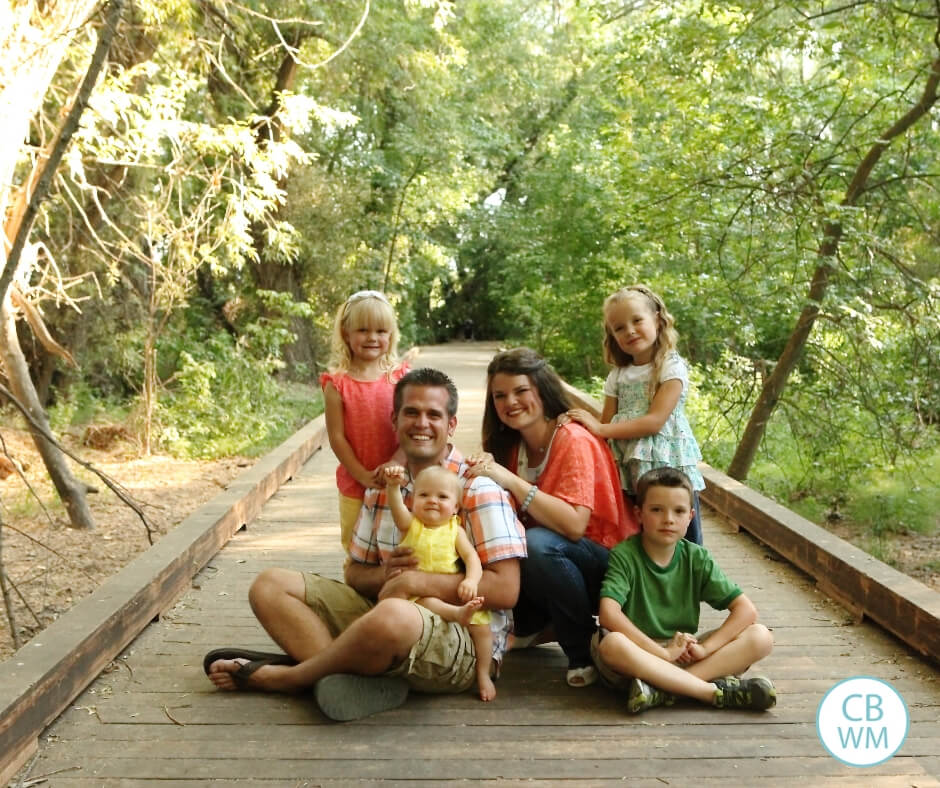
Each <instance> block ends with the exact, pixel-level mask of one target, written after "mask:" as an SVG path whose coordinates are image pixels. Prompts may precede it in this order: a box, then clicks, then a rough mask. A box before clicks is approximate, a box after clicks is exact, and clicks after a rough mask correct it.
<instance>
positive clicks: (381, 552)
mask: <svg viewBox="0 0 940 788" xmlns="http://www.w3.org/2000/svg"><path fill="white" fill-rule="evenodd" d="M441 465H443V466H444V467H445V468H447V469H448V470H451V471H453V472H454V473H456V474H457V475H458V476H460V477H461V478H464V477H463V474H464V471H465V470H466V469H467V465H466V463H465V462H464V461H463V455H461V454H460V452H459V451H458V450H457V449H456V448H454V447H453V446H451V447H450V452H449V453H448V455H447V456H446V457H445V458H444V460H443V461H442V462H441ZM413 491H414V480H413V479H412V478H411V477H410V475H409V477H408V483H407V484H406V485H405V486H404V487H403V488H402V497H403V498H404V500H405V505H406V506H407V507H408V508H409V509H411V499H412V493H413ZM460 515H461V520H462V522H463V525H464V529H465V530H466V532H467V536H469V537H470V541H471V542H472V543H473V546H474V547H475V548H476V551H477V554H478V555H479V556H480V563H482V564H483V566H484V567H485V566H486V565H487V564H492V563H495V562H497V561H503V560H505V559H507V558H525V557H526V547H525V530H524V529H523V527H522V524H521V523H520V522H519V520H518V518H517V517H516V513H515V511H514V509H513V507H512V504H511V503H510V501H509V494H508V493H507V492H506V491H505V490H504V489H503V488H502V487H500V486H499V485H498V484H496V482H494V481H493V480H492V479H489V478H487V477H485V476H480V477H477V478H475V479H464V491H463V501H462V503H461V508H460ZM401 538H402V535H401V533H400V532H399V530H398V527H397V526H396V525H395V518H394V517H393V516H392V511H391V509H390V508H389V506H388V499H387V495H386V492H385V489H384V488H382V489H374V488H373V489H369V490H366V493H365V497H364V498H363V501H362V510H361V511H360V512H359V519H358V520H357V521H356V527H355V530H354V531H353V538H352V541H351V542H350V544H349V557H350V558H351V559H352V560H353V561H358V562H359V563H361V564H371V565H379V564H381V563H383V562H384V561H385V560H386V559H387V558H388V556H389V554H390V553H391V552H392V551H393V550H394V549H395V548H396V547H398V543H399V542H400V541H401ZM511 613H512V611H496V610H494V611H493V614H494V615H493V620H492V625H491V626H492V629H493V658H494V659H495V660H497V661H499V660H500V659H501V658H502V655H503V652H504V651H505V647H506V639H507V635H508V633H509V631H510V629H511V626H512V615H511Z"/></svg>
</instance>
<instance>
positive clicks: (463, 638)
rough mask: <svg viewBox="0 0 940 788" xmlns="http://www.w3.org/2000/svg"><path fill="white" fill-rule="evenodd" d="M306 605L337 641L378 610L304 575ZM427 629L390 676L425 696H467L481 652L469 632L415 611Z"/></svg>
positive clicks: (344, 589) (341, 586)
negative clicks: (366, 616)
mask: <svg viewBox="0 0 940 788" xmlns="http://www.w3.org/2000/svg"><path fill="white" fill-rule="evenodd" d="M304 587H305V592H304V593H305V601H306V603H307V605H308V606H309V607H310V609H311V610H313V612H314V613H316V614H317V615H318V616H319V617H320V619H321V620H322V621H323V623H324V624H326V626H327V629H329V631H330V634H331V635H332V636H333V637H336V636H337V635H339V634H340V632H342V631H343V630H345V629H346V627H348V626H349V625H350V624H352V622H353V621H355V620H356V619H357V618H359V617H360V616H362V615H365V614H366V613H368V612H369V611H370V610H371V609H372V608H373V607H374V605H375V603H374V602H373V601H372V600H371V599H367V598H366V597H364V596H362V595H361V594H359V593H358V592H357V591H355V590H354V589H352V588H350V587H349V586H348V585H346V584H345V583H341V582H339V581H338V580H331V579H330V578H327V577H321V576H320V575H315V574H311V573H307V572H305V573H304ZM415 608H416V609H417V610H418V611H419V612H420V613H421V620H422V623H423V627H422V631H421V637H420V638H419V639H418V642H417V643H415V644H414V646H412V647H411V651H410V652H409V653H408V656H407V657H406V658H405V659H404V661H403V662H402V663H401V664H400V665H398V666H396V667H394V668H392V669H391V670H389V671H387V672H386V674H385V675H387V676H401V677H402V678H404V679H405V680H406V681H407V682H408V686H410V687H411V688H412V689H415V690H418V691H419V692H463V691H464V690H466V689H468V688H469V687H471V686H472V685H473V683H474V681H475V679H476V662H477V658H476V651H475V650H474V647H473V640H472V639H471V637H470V633H469V632H468V631H467V628H466V627H462V626H460V625H459V624H454V623H452V622H448V621H444V619H442V618H441V617H440V616H439V615H437V614H436V613H432V612H431V611H430V610H428V609H427V608H425V607H421V605H415Z"/></svg>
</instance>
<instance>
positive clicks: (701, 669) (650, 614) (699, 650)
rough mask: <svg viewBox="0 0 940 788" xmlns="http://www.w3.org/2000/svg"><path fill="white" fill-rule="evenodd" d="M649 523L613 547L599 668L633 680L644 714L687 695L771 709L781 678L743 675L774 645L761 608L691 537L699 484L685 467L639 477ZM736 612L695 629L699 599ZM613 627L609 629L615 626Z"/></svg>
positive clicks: (612, 680) (615, 678)
mask: <svg viewBox="0 0 940 788" xmlns="http://www.w3.org/2000/svg"><path fill="white" fill-rule="evenodd" d="M636 498H637V513H638V515H639V520H640V525H641V527H642V531H641V532H640V533H639V534H637V535H636V536H633V537H631V538H629V539H625V540H624V541H622V542H620V544H618V545H617V546H616V547H614V549H613V550H611V551H610V561H609V564H608V567H607V574H606V576H605V578H604V584H603V586H602V588H601V603H600V624H601V628H602V629H601V630H600V631H599V632H598V633H597V634H595V636H594V641H593V642H592V644H591V646H592V649H591V650H592V656H593V657H594V661H595V662H596V664H597V668H598V671H599V672H600V674H601V676H602V677H603V678H604V679H605V680H606V681H607V683H609V684H611V685H613V686H614V687H621V688H629V695H628V701H627V706H628V708H629V709H630V711H631V712H634V713H636V712H639V711H643V710H644V709H648V708H651V707H653V706H660V705H664V704H665V705H671V704H672V703H673V702H674V701H675V696H676V695H685V696H687V697H690V698H695V699H696V700H700V701H702V702H703V703H708V704H710V705H713V706H717V707H718V708H738V709H742V708H743V709H758V710H763V709H769V708H770V707H771V706H773V705H774V703H776V700H777V695H776V690H775V689H774V685H773V684H772V683H771V681H770V680H769V679H766V678H763V677H757V678H750V679H739V678H737V677H736V676H735V675H734V674H740V673H743V672H744V671H746V670H747V669H748V667H750V666H751V665H752V664H754V663H755V662H757V661H758V660H760V659H763V658H764V657H766V656H767V655H768V654H769V653H770V651H771V649H772V648H773V637H772V636H771V634H770V632H769V630H768V629H767V627H765V626H763V625H762V624H758V623H757V608H755V607H754V604H753V603H752V602H751V600H750V599H748V598H747V597H746V596H745V595H744V594H743V593H741V589H740V588H739V587H738V586H737V585H736V584H734V583H732V582H731V581H730V580H728V578H727V577H725V575H724V573H723V572H722V571H721V570H720V569H719V568H718V565H717V564H716V563H715V561H714V559H713V558H712V556H711V554H710V553H709V552H708V551H707V550H706V549H705V548H704V547H701V546H699V545H696V544H692V543H691V542H687V541H685V540H684V539H683V538H682V537H683V536H685V532H686V529H687V528H688V527H689V523H690V522H691V521H692V516H693V514H694V512H693V509H692V500H693V499H692V484H691V482H690V481H689V479H688V477H686V475H685V474H684V473H682V472H681V471H678V470H676V469H675V468H656V469H654V470H652V471H649V472H647V473H645V474H644V475H643V476H642V477H641V478H640V479H639V481H638V482H637V488H636ZM702 601H705V602H707V603H708V604H709V605H711V606H712V607H713V608H715V609H716V610H725V609H727V610H728V617H727V618H726V619H725V621H724V623H723V624H722V625H721V626H720V627H719V628H718V629H716V630H713V631H711V632H706V633H704V634H703V635H702V638H701V640H699V639H698V638H697V637H696V636H695V632H696V630H697V629H698V622H699V604H700V602H702ZM605 630H607V631H605Z"/></svg>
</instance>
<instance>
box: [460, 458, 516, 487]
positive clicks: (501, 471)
mask: <svg viewBox="0 0 940 788" xmlns="http://www.w3.org/2000/svg"><path fill="white" fill-rule="evenodd" d="M466 462H467V471H466V474H465V475H466V477H467V478H468V479H475V478H476V477H477V476H486V477H487V478H489V479H492V480H493V481H494V482H496V483H497V484H498V485H500V486H501V487H505V486H506V485H507V482H508V479H509V478H510V477H512V476H515V474H514V473H512V472H511V471H510V470H509V469H508V468H505V467H504V466H502V465H500V464H499V463H498V462H496V460H495V459H494V458H493V455H492V454H490V453H489V452H488V451H482V452H480V453H479V454H473V455H471V456H470V457H467V460H466Z"/></svg>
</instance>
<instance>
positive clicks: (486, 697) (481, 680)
mask: <svg viewBox="0 0 940 788" xmlns="http://www.w3.org/2000/svg"><path fill="white" fill-rule="evenodd" d="M477 685H478V686H479V687H480V700H482V701H491V700H493V698H495V697H496V685H495V684H494V683H493V679H491V678H490V677H489V674H488V673H478V674H477Z"/></svg>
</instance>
